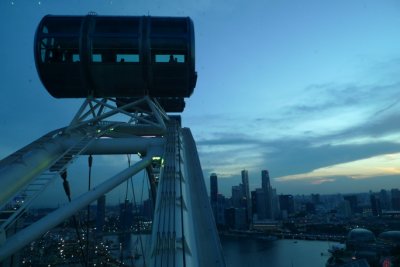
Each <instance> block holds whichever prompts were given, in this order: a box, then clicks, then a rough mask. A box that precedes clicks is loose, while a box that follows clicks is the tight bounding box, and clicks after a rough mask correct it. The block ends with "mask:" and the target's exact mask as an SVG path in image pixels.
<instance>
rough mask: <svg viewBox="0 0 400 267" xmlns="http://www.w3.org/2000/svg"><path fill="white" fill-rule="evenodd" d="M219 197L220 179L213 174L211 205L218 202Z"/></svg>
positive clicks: (211, 179)
mask: <svg viewBox="0 0 400 267" xmlns="http://www.w3.org/2000/svg"><path fill="white" fill-rule="evenodd" d="M217 195H218V177H217V174H215V173H212V174H211V175H210V197H211V203H213V202H214V203H216V202H217Z"/></svg>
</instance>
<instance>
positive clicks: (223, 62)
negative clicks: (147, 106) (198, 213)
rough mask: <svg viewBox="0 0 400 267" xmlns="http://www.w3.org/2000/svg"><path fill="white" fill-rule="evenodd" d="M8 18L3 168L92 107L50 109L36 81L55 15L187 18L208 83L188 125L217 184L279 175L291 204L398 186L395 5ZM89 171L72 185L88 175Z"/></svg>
mask: <svg viewBox="0 0 400 267" xmlns="http://www.w3.org/2000/svg"><path fill="white" fill-rule="evenodd" d="M0 10H1V11H0V13H1V15H2V16H1V21H2V23H3V25H8V26H7V27H2V28H1V29H0V33H1V34H2V36H8V37H10V38H4V40H3V42H2V45H1V48H2V49H1V51H2V59H3V62H2V67H1V72H2V80H1V81H0V86H1V87H2V92H3V96H4V97H3V98H1V99H0V113H1V114H3V117H2V118H1V120H0V125H2V126H3V127H2V129H3V131H2V133H1V135H0V137H1V140H2V142H1V150H0V158H3V157H5V156H7V155H8V154H10V153H12V152H14V151H16V150H17V149H19V148H21V147H22V146H24V145H27V144H28V143H30V142H32V141H33V140H35V139H36V138H38V137H40V136H42V135H43V134H45V133H47V132H49V131H50V130H54V129H56V128H59V127H63V126H65V125H67V124H68V123H69V122H70V120H71V119H72V118H73V116H74V114H75V112H76V111H77V109H78V107H79V105H80V104H81V102H82V101H81V100H76V99H68V100H59V99H54V98H52V97H51V96H49V95H48V94H47V92H46V91H45V89H44V88H43V85H42V84H41V82H40V80H39V78H38V75H37V73H36V69H35V64H34V60H33V51H32V50H33V49H32V46H33V37H34V33H35V30H36V27H37V25H38V23H39V21H40V19H41V18H42V17H43V16H44V15H47V14H71V15H73V14H77V15H84V14H87V13H88V12H90V11H94V12H97V13H98V14H100V15H106V14H110V15H138V16H139V15H152V16H190V17H191V18H192V19H193V21H194V25H195V32H196V69H197V71H198V74H199V78H198V83H197V87H196V88H195V91H194V94H193V95H192V97H191V98H190V99H188V100H186V109H185V111H184V112H183V114H182V121H183V126H184V127H190V128H191V130H192V132H193V135H194V138H195V140H196V143H197V147H198V150H199V155H200V160H201V163H202V167H203V170H204V178H205V179H207V177H209V175H210V174H211V173H217V174H218V175H219V177H220V178H221V180H222V179H225V180H223V181H222V183H221V184H220V190H222V191H223V190H225V191H227V190H229V188H230V187H231V186H232V185H233V184H237V182H238V181H240V179H241V174H240V170H242V169H244V168H246V169H247V170H248V172H249V187H250V188H254V187H255V186H256V182H255V181H256V180H255V179H253V178H252V177H255V173H258V170H262V169H269V170H270V176H271V183H272V184H273V185H274V187H276V188H279V190H280V191H281V192H284V193H286V194H302V193H304V194H308V193H324V194H327V193H332V194H335V193H338V192H345V193H346V192H347V193H351V192H363V191H368V190H375V191H376V190H380V187H382V186H383V185H384V186H385V187H386V188H388V189H390V188H394V187H397V185H398V178H399V177H398V175H399V173H400V169H399V167H398V166H400V143H399V140H400V138H399V136H400V128H399V126H398V125H397V124H396V121H397V120H398V119H399V117H400V116H399V115H400V112H399V111H400V105H399V102H400V101H399V99H400V98H399V97H400V95H399V93H398V91H399V90H398V89H399V84H400V80H399V78H398V72H399V71H400V60H399V59H400V51H399V49H398V44H399V43H400V36H399V35H398V34H397V32H398V28H399V27H400V18H399V16H398V13H399V11H400V4H399V3H398V2H396V1H385V2H379V3H378V2H376V1H370V0H366V1H361V0H356V1H352V2H351V3H349V2H348V1H335V2H330V3H325V2H324V3H322V2H320V1H313V0H307V1H304V2H302V3H292V2H289V1H279V2H276V1H255V2H253V3H252V4H251V5H249V4H248V3H245V2H242V1H240V0H235V1H233V2H232V1H221V2H218V3H215V2H213V3H211V2H210V1H207V0H202V1H196V2H194V1H185V2H181V1H178V0H176V1H169V2H168V3H163V2H161V1H142V0H139V1H136V2H135V3H132V2H131V1H125V0H121V1H118V2H116V1H106V0H104V1H103V0H102V1H94V0H90V1H85V2H81V1H61V0H60V1H46V0H45V1H30V2H22V1H17V0H15V1H2V2H1V3H0ZM237 32H238V33H240V38H238V37H237V36H238V35H237V34H235V33H237ZM11 36H12V38H11ZM83 161H84V160H82V161H78V163H77V167H76V169H75V170H71V174H72V175H73V176H74V177H82V176H84V175H85V173H86V169H84V168H83V166H85V165H84V164H83V163H82V162H83ZM126 165H127V161H126V156H116V157H110V156H99V157H96V158H95V165H94V176H95V178H96V179H95V181H96V182H100V181H102V180H104V179H106V178H108V177H109V174H111V173H113V170H112V169H120V168H123V167H125V166H126ZM79 168H81V169H79ZM257 177H258V176H257ZM136 180H140V179H136ZM135 182H136V183H137V184H140V182H139V181H135ZM80 185H81V182H79V180H78V179H75V180H73V181H71V187H73V188H74V190H75V191H74V193H75V192H76V193H77V194H78V193H80V192H82V191H83V190H84V187H82V186H80ZM57 186H58V187H59V188H61V185H57ZM55 187H56V185H55V186H54V187H53V188H52V189H54V188H55ZM53 191H54V192H56V191H58V190H53ZM49 197H58V196H57V194H55V193H51V192H50V193H49Z"/></svg>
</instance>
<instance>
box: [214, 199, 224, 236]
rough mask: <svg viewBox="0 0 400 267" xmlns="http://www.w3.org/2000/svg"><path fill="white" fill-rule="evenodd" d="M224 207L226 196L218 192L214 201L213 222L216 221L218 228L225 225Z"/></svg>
mask: <svg viewBox="0 0 400 267" xmlns="http://www.w3.org/2000/svg"><path fill="white" fill-rule="evenodd" d="M225 207H226V198H225V197H224V196H223V195H222V194H218V195H217V203H216V213H215V214H216V215H215V222H216V223H217V227H219V228H220V227H223V226H225Z"/></svg>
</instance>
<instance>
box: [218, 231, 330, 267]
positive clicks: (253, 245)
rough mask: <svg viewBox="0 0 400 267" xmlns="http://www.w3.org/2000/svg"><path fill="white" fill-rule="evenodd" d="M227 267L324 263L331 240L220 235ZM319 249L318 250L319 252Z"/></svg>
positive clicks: (302, 266)
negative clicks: (273, 239) (250, 237)
mask: <svg viewBox="0 0 400 267" xmlns="http://www.w3.org/2000/svg"><path fill="white" fill-rule="evenodd" d="M221 243H222V248H223V251H224V255H225V262H226V266H229V267H239V266H240V267H246V266H257V267H258V266H262V267H324V266H325V263H326V261H327V260H328V258H329V254H328V248H329V247H330V246H332V245H333V244H337V243H334V242H327V241H307V240H298V241H295V240H276V241H263V240H255V239H249V238H232V237H221ZM321 253H322V254H321Z"/></svg>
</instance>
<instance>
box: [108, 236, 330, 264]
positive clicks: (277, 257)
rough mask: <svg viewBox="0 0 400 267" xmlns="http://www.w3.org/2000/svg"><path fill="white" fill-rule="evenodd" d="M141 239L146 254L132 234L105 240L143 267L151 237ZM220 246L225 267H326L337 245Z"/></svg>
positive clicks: (232, 242) (228, 242)
mask: <svg viewBox="0 0 400 267" xmlns="http://www.w3.org/2000/svg"><path fill="white" fill-rule="evenodd" d="M141 237H142V245H143V248H144V250H145V251H144V253H142V251H141V247H142V245H141V244H140V239H139V236H137V235H133V234H132V235H130V237H129V238H126V237H125V238H122V237H119V236H117V235H110V236H105V237H104V238H103V239H104V240H110V241H112V244H113V249H112V250H111V252H112V255H113V256H114V257H115V258H117V259H121V256H122V260H123V262H124V263H125V264H126V265H128V266H144V257H143V255H145V254H146V253H148V252H149V249H150V241H151V240H150V239H151V236H150V235H141ZM125 242H126V243H125ZM221 243H222V248H223V251H224V256H225V261H226V266H229V267H246V266H263V267H264V266H265V267H324V266H325V263H326V261H327V260H328V258H329V254H328V248H329V247H331V246H332V245H337V244H338V243H336V242H328V241H308V240H276V241H265V240H257V239H251V238H234V237H221ZM125 244H126V245H125ZM121 252H122V253H121ZM139 255H140V256H139ZM135 256H136V257H135ZM138 256H139V257H138ZM146 263H147V262H146ZM147 265H148V263H147Z"/></svg>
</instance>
